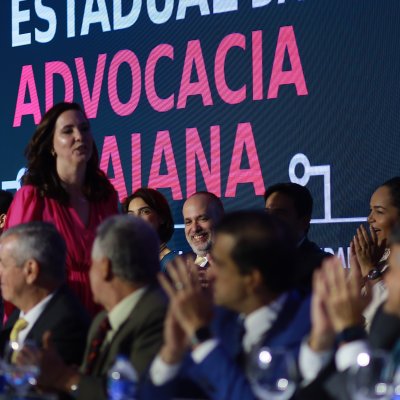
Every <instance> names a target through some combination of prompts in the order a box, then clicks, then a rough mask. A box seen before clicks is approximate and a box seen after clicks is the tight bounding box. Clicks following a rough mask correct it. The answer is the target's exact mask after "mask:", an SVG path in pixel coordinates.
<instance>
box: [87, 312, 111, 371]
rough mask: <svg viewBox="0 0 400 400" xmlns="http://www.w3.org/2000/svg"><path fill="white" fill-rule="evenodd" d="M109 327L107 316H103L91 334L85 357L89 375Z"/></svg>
mask: <svg viewBox="0 0 400 400" xmlns="http://www.w3.org/2000/svg"><path fill="white" fill-rule="evenodd" d="M110 329H111V325H110V321H109V319H108V317H105V318H104V319H103V321H102V322H101V324H100V325H99V328H98V330H97V332H96V334H95V335H94V336H93V339H92V341H91V342H90V348H89V352H88V355H87V357H86V370H85V373H86V374H88V375H90V374H91V373H92V372H93V369H94V366H95V364H96V360H97V359H98V357H99V353H100V349H101V345H102V344H103V342H104V339H105V338H106V335H107V333H108V331H109V330H110Z"/></svg>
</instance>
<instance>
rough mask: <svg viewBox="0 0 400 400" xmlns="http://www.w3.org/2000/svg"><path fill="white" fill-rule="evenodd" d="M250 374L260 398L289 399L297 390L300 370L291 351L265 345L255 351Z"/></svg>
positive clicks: (267, 399) (261, 399) (254, 390)
mask: <svg viewBox="0 0 400 400" xmlns="http://www.w3.org/2000/svg"><path fill="white" fill-rule="evenodd" d="M248 376H249V379H250V382H251V386H252V390H253V392H254V394H255V395H256V397H257V398H258V399H260V400H287V399H290V398H291V397H292V395H293V394H294V392H295V390H296V382H297V379H298V372H297V367H296V362H295V359H294V357H293V355H292V354H291V353H289V352H287V351H285V350H284V349H271V348H268V347H263V348H261V349H260V350H258V351H256V352H254V353H253V355H252V357H251V360H250V365H249V369H248Z"/></svg>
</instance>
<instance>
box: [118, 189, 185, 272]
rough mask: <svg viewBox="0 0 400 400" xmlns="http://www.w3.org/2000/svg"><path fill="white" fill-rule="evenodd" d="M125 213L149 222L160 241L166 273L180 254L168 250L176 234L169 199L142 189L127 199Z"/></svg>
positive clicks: (123, 206)
mask: <svg viewBox="0 0 400 400" xmlns="http://www.w3.org/2000/svg"><path fill="white" fill-rule="evenodd" d="M122 208H123V211H124V212H125V213H127V214H133V215H135V216H137V217H139V218H142V219H144V220H145V221H147V222H148V223H149V224H150V225H151V226H152V227H153V228H154V229H155V230H156V232H157V233H158V237H159V239H160V263H161V269H162V271H164V272H165V270H166V266H167V264H168V263H169V262H170V261H171V260H172V259H173V258H174V257H175V256H176V255H177V254H178V253H177V252H176V251H174V250H171V249H169V248H168V246H167V243H168V241H169V240H170V239H171V237H172V235H173V233H174V220H173V219H172V214H171V209H170V208H169V204H168V202H167V199H166V198H165V197H164V196H163V194H162V193H160V192H159V191H157V190H154V189H151V188H140V189H137V190H135V192H134V193H132V194H131V195H130V196H129V197H127V198H126V199H125V201H124V203H123V204H122Z"/></svg>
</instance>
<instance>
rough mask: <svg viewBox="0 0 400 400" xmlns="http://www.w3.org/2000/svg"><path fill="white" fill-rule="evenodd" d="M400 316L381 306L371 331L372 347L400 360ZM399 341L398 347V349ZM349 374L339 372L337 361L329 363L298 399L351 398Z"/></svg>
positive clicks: (298, 395) (347, 399)
mask: <svg viewBox="0 0 400 400" xmlns="http://www.w3.org/2000/svg"><path fill="white" fill-rule="evenodd" d="M399 337H400V318H399V317H397V316H395V315H392V314H387V313H385V312H384V310H383V306H381V307H380V308H379V309H378V311H377V312H376V314H375V317H374V319H373V321H372V324H371V330H370V333H369V338H368V339H369V342H370V345H371V347H372V348H376V349H382V350H386V351H393V350H394V351H393V353H392V354H393V357H394V358H395V361H397V360H400V342H398V338H399ZM396 343H397V349H396ZM348 379H349V378H348V374H347V372H346V371H344V372H338V371H337V369H336V366H335V362H334V361H332V362H331V363H330V364H329V365H327V366H326V367H325V368H324V369H323V370H322V371H321V372H320V373H319V374H318V376H317V377H316V378H315V380H314V381H313V382H311V383H310V384H309V385H308V386H306V387H304V388H302V389H300V390H299V391H298V393H297V399H298V400H320V399H324V400H325V399H326V400H331V399H332V400H350V395H349V393H348V391H347V380H348Z"/></svg>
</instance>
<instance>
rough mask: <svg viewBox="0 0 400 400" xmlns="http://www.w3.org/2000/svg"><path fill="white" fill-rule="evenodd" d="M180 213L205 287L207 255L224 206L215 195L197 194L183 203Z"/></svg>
mask: <svg viewBox="0 0 400 400" xmlns="http://www.w3.org/2000/svg"><path fill="white" fill-rule="evenodd" d="M182 213H183V220H184V224H185V236H186V240H187V242H188V243H189V245H190V247H191V248H192V250H193V253H194V257H193V258H194V263H195V264H196V265H198V267H199V268H198V269H199V279H200V281H201V282H202V285H203V287H207V286H208V281H209V278H208V272H207V270H208V268H209V266H210V263H209V261H208V253H209V252H210V249H211V244H212V241H213V236H214V228H215V225H216V224H218V222H219V221H220V220H221V218H222V217H223V215H224V206H223V204H222V201H221V200H220V199H219V197H217V196H216V195H215V194H213V193H210V192H197V193H194V194H193V195H192V196H190V197H189V198H188V199H187V200H186V201H185V203H184V205H183V209H182ZM189 260H191V257H189Z"/></svg>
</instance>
